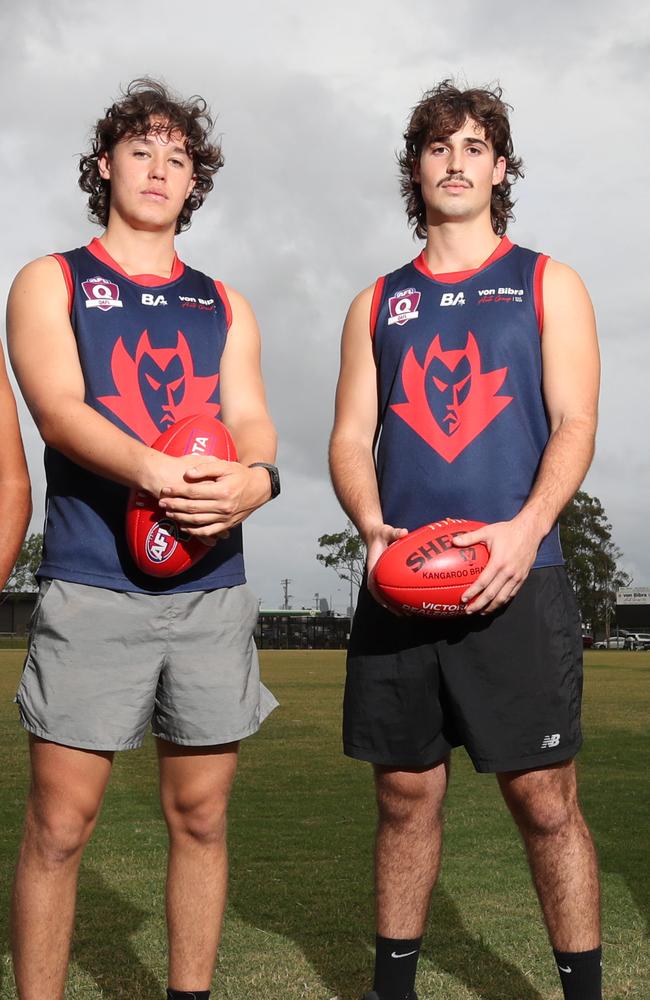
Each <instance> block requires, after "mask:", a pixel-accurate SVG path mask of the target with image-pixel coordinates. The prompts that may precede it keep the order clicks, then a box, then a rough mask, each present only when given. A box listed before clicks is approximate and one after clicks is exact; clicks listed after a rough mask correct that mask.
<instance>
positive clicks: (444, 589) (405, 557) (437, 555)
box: [372, 517, 489, 618]
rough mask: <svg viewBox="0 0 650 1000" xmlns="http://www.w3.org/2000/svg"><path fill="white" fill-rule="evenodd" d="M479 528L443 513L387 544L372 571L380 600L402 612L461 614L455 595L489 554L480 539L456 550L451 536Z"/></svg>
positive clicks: (435, 615)
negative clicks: (440, 516) (476, 542)
mask: <svg viewBox="0 0 650 1000" xmlns="http://www.w3.org/2000/svg"><path fill="white" fill-rule="evenodd" d="M483 526H484V522H483V521H465V520H463V519H461V518H455V517H446V518H445V519H444V520H443V521H434V522H433V523H432V524H425V525H424V526H423V527H422V528H417V529H416V530H415V531H411V532H409V534H408V535H404V537H403V538H399V539H398V540H397V541H396V542H393V543H392V545H389V546H388V548H387V549H386V550H385V551H384V552H382V554H381V556H380V557H379V559H378V560H377V562H376V563H375V566H374V569H373V571H372V578H373V580H374V583H375V586H376V588H377V590H378V592H379V593H380V594H381V597H382V599H383V600H384V601H385V602H386V604H388V605H390V606H391V607H393V608H395V610H397V611H401V612H404V613H405V614H411V615H425V616H428V617H430V618H448V617H452V616H454V615H461V614H463V613H464V611H465V605H464V604H463V603H462V602H461V596H462V595H463V594H464V593H465V591H466V590H467V588H468V587H469V585H470V584H471V583H473V582H474V580H475V579H476V577H477V576H479V574H480V573H481V572H482V571H483V569H484V567H485V566H486V564H487V561H488V559H489V553H488V550H487V546H485V545H484V544H483V543H482V542H479V543H478V544H477V545H468V546H467V547H466V548H458V547H457V546H455V545H454V543H453V541H452V539H453V537H454V535H462V534H464V533H465V532H466V531H476V529H477V528H482V527H483Z"/></svg>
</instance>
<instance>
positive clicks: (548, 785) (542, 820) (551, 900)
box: [497, 761, 600, 952]
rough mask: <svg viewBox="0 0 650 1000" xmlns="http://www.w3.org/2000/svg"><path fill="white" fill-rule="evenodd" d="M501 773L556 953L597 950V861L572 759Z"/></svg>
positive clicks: (598, 912)
mask: <svg viewBox="0 0 650 1000" xmlns="http://www.w3.org/2000/svg"><path fill="white" fill-rule="evenodd" d="M497 777H498V780H499V785H500V787H501V791H502V793H503V797H504V799H505V801H506V803H507V804H508V807H509V809H510V812H511V813H512V815H513V817H514V819H515V822H516V823H517V826H518V827H519V830H520V832H521V835H522V837H523V839H524V843H525V845H526V851H527V853H528V861H529V864H530V869H531V873H532V876H533V882H534V883H535V888H536V890H537V895H538V896H539V901H540V903H541V906H542V912H543V914H544V920H545V922H546V927H547V929H548V933H549V937H550V939H551V944H552V945H553V947H554V948H555V949H556V950H557V951H569V952H576V951H590V950H591V949H592V948H597V947H598V946H599V944H600V891H599V883H598V860H597V858H596V851H595V848H594V845H593V841H592V839H591V835H590V833H589V830H588V829H587V825H586V823H585V821H584V818H583V816H582V813H581V812H580V805H579V803H578V793H577V786H576V773H575V765H574V763H573V761H565V762H563V763H562V764H556V765H552V766H551V767H546V768H542V769H540V770H536V771H512V772H508V773H506V774H499V775H497Z"/></svg>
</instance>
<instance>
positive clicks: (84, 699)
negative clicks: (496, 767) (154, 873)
mask: <svg viewBox="0 0 650 1000" xmlns="http://www.w3.org/2000/svg"><path fill="white" fill-rule="evenodd" d="M211 129H212V121H211V119H210V116H209V114H208V113H207V108H206V104H205V102H204V101H203V100H202V99H201V98H197V97H194V98H190V99H189V100H187V101H185V100H182V99H178V98H176V97H174V96H173V95H171V94H170V93H169V92H168V91H167V90H166V88H165V87H163V86H162V85H161V84H159V83H157V82H155V81H151V80H143V81H135V82H134V83H133V84H132V85H131V86H130V87H129V88H128V90H127V91H126V93H125V94H124V95H122V98H121V99H120V100H118V101H116V102H115V103H114V104H113V105H112V106H111V107H110V108H109V109H108V111H107V112H106V115H105V116H104V117H103V118H102V119H101V120H100V121H99V122H98V123H97V126H96V129H95V134H94V139H93V145H92V149H91V151H90V152H89V154H88V155H87V156H84V157H82V159H81V164H80V171H81V178H80V185H81V187H82V188H83V190H84V191H86V192H87V193H88V195H89V206H90V214H91V218H93V219H94V221H96V222H98V223H99V224H100V225H101V226H102V227H103V228H104V231H103V232H102V235H101V236H100V237H99V238H98V239H94V240H92V242H91V243H90V245H89V246H87V247H80V248H78V249H76V250H71V251H67V252H65V253H62V254H55V255H53V256H49V257H43V258H41V259H39V260H36V261H33V262H32V263H30V264H28V265H27V266H26V267H25V268H24V269H23V270H22V271H21V272H20V274H19V275H18V277H17V278H16V280H15V282H14V285H13V287H12V291H11V295H10V300H9V312H8V316H9V343H10V350H11V357H12V361H13V365H14V368H15V371H16V374H17V377H18V380H19V382H20V385H21V389H22V391H23V394H24V396H25V399H26V400H27V403H28V405H29V407H30V410H31V412H32V414H33V416H34V419H35V421H36V424H37V425H38V428H39V430H40V432H41V435H42V437H43V439H44V441H45V444H46V453H45V464H46V474H47V486H48V504H47V518H46V526H45V538H44V552H43V561H42V564H41V567H40V571H39V576H40V578H41V591H40V595H39V602H38V605H37V608H36V611H35V614H34V619H33V622H32V629H31V635H30V648H29V651H28V656H27V660H26V663H25V669H24V672H23V676H22V679H21V683H20V687H19V690H18V694H17V698H16V700H17V702H18V704H19V708H20V715H21V721H22V723H23V725H24V726H25V728H26V729H27V730H28V732H29V733H30V753H31V765H32V782H31V787H30V793H29V799H28V804H27V816H26V824H25V834H24V838H23V843H22V846H21V851H20V857H19V861H18V869H17V874H16V884H15V892H14V910H13V957H14V970H15V976H16V984H17V989H18V995H19V996H20V998H21V1000H60V998H61V997H63V993H64V987H65V978H66V969H67V963H68V955H69V950H70V942H71V937H72V928H73V920H74V909H75V893H76V882H77V873H78V870H79V863H80V860H81V856H82V852H83V850H84V847H85V845H86V843H87V841H88V839H89V837H90V835H91V833H92V831H93V828H94V826H95V823H96V820H97V816H98V813H99V809H100V806H101V802H102V797H103V794H104V790H105V788H106V785H107V782H108V779H109V776H110V772H111V765H112V761H113V756H114V753H115V751H116V750H124V749H129V748H132V747H137V746H139V745H140V744H141V742H142V739H143V737H144V733H145V731H146V729H147V726H148V723H149V721H151V725H152V730H153V733H154V735H155V736H156V737H157V739H156V743H157V750H158V757H159V764H160V791H161V804H162V809H163V813H164V816H165V820H166V823H167V827H168V831H169V864H168V874H167V887H166V889H167V891H166V912H167V926H168V937H169V979H168V983H169V989H168V996H169V997H170V998H173V1000H183V998H194V1000H207V997H208V996H209V989H210V982H211V979H212V974H213V970H214V962H215V956H216V950H217V945H218V941H219V934H220V929H221V921H222V917H223V910H224V905H225V898H226V882H227V852H226V809H227V804H228V797H229V793H230V787H231V784H232V781H233V778H234V775H235V770H236V764H237V751H238V745H239V740H240V739H242V738H244V737H245V736H248V735H249V734H251V733H253V732H255V731H256V730H257V729H258V728H259V725H260V723H261V722H262V720H263V719H264V718H265V716H266V715H268V713H269V712H270V711H271V710H272V708H273V707H274V705H275V699H274V698H273V696H272V695H271V694H270V693H269V692H268V691H267V690H266V689H265V688H264V687H263V686H262V685H261V684H260V680H259V671H258V663H257V654H256V651H255V644H254V641H253V630H254V627H255V622H256V619H257V600H256V599H255V596H254V595H253V594H252V593H251V591H250V590H249V589H248V587H247V586H246V582H245V575H244V564H243V555H242V539H241V527H240V525H241V522H242V521H243V520H244V518H246V517H247V516H248V515H249V514H250V513H252V512H253V511H255V510H256V509H257V508H258V507H260V506H261V505H262V504H264V503H266V502H267V501H268V500H269V499H270V498H271V497H272V496H274V495H275V494H276V493H277V492H278V489H279V485H278V484H279V481H278V478H277V470H276V469H275V467H274V466H272V465H271V463H272V462H273V460H274V455H275V443H276V438H275V431H274V428H273V425H272V423H271V420H270V417H269V414H268V412H267V407H266V400H265V394H264V387H263V383H262V376H261V370H260V338H259V332H258V329H257V324H256V322H255V317H254V315H253V312H252V309H251V307H250V306H249V304H248V303H247V302H246V300H245V299H244V298H243V297H242V296H241V295H239V294H238V293H237V292H235V291H233V290H232V289H229V288H226V287H225V286H224V285H222V284H221V282H219V281H215V280H213V279H212V278H211V277H209V276H208V275H206V274H203V273H201V272H199V271H195V270H193V269H192V268H190V267H187V266H186V265H185V264H183V263H182V261H181V260H180V259H179V258H178V256H177V255H176V252H175V249H174V239H175V236H176V234H178V233H180V232H181V231H182V230H183V229H186V228H187V227H188V226H189V224H190V219H191V216H192V213H193V212H194V211H195V210H196V209H198V208H199V207H200V206H201V204H202V203H203V200H204V198H205V197H206V195H207V194H208V192H209V191H210V190H211V189H212V186H213V177H214V174H215V173H216V172H217V170H218V169H219V168H220V167H221V165H222V162H223V159H222V155H221V150H220V148H219V146H218V144H216V143H214V142H213V141H212V140H211V138H210V133H211ZM199 413H200V414H205V415H209V416H212V417H216V416H218V417H219V418H220V419H222V420H223V421H224V423H225V424H226V426H227V427H228V428H229V430H230V432H231V434H232V436H233V438H234V441H235V445H236V447H237V454H238V456H239V461H238V462H226V461H221V460H219V459H216V458H202V459H201V458H198V457H197V456H192V455H187V456H185V457H184V458H173V457H171V456H168V455H165V454H163V453H162V452H160V451H158V450H156V449H154V448H152V447H150V446H151V445H152V443H153V442H154V441H155V440H156V438H157V437H158V436H159V435H160V434H161V433H162V432H163V431H165V430H166V429H167V428H168V427H169V426H170V425H172V424H174V423H176V422H177V421H179V420H182V419H183V418H184V417H189V416H193V415H195V414H199ZM260 466H262V467H260ZM129 488H135V489H138V490H144V491H146V492H147V493H149V494H151V495H152V496H154V497H156V498H157V499H158V500H159V501H160V505H161V507H164V509H165V511H166V514H167V517H168V518H169V519H170V520H171V521H172V522H175V524H176V525H177V526H178V527H179V528H181V529H184V530H185V531H187V532H188V533H189V534H190V535H192V536H194V537H195V538H198V539H200V540H201V541H202V542H204V543H205V545H206V548H207V552H206V554H205V555H204V556H203V558H202V559H201V560H200V561H199V562H197V563H196V565H195V566H194V567H192V568H191V569H189V570H187V571H186V572H184V573H182V574H180V575H179V576H176V577H169V578H163V579H161V578H158V577H155V576H147V575H146V574H144V573H142V572H140V571H139V570H138V569H137V567H136V565H135V563H134V561H133V559H132V558H131V556H130V554H129V551H128V548H127V543H126V537H125V531H124V515H125V510H126V502H127V497H128V494H129ZM172 550H173V549H172V547H171V544H170V546H169V549H168V550H167V551H170V552H171V551H172ZM107 932H108V933H110V930H109V929H107Z"/></svg>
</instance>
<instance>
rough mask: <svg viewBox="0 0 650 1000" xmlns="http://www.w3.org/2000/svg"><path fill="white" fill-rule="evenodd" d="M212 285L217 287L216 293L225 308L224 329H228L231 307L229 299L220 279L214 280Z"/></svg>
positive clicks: (230, 321) (230, 319)
mask: <svg viewBox="0 0 650 1000" xmlns="http://www.w3.org/2000/svg"><path fill="white" fill-rule="evenodd" d="M214 287H215V288H216V289H217V295H218V296H219V298H220V299H221V301H222V302H223V307H224V309H225V310H226V330H229V329H230V324H231V323H232V307H231V305H230V299H229V298H228V292H227V291H226V289H225V288H224V287H223V284H222V282H221V281H215V283H214Z"/></svg>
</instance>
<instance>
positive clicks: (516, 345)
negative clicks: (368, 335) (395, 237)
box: [371, 237, 563, 566]
mask: <svg viewBox="0 0 650 1000" xmlns="http://www.w3.org/2000/svg"><path fill="white" fill-rule="evenodd" d="M547 260H548V258H547V257H545V256H544V255H542V254H538V253H534V252H533V251H531V250H525V249H523V248H522V247H518V246H515V245H513V244H512V243H511V242H510V241H509V240H508V239H507V238H506V237H504V238H503V239H502V240H501V242H500V244H499V246H498V247H497V249H496V250H495V251H494V253H493V254H492V255H491V256H490V257H489V258H488V260H487V261H485V263H484V264H483V265H482V266H481V267H479V268H477V269H476V270H474V271H468V272H458V273H454V274H440V275H434V274H432V273H431V272H430V270H429V269H428V267H427V264H426V260H425V257H424V254H421V255H420V257H418V258H416V260H414V261H411V262H410V263H408V264H406V265H405V266H404V267H401V268H400V269H399V270H397V271H393V272H392V273H391V274H388V275H386V276H385V277H384V278H380V279H379V280H378V281H377V283H376V285H375V292H374V296H373V303H372V310H371V332H372V334H373V345H374V356H375V361H376V365H377V372H378V386H379V417H380V422H381V433H380V437H379V442H378V447H377V476H378V482H379V493H380V498H381V505H382V511H383V516H384V520H385V522H386V523H387V524H392V525H395V526H396V527H403V528H408V529H409V531H412V530H413V529H415V528H417V527H419V526H420V525H422V524H426V523H427V522H429V521H434V520H440V519H442V518H444V517H464V518H471V519H475V520H479V521H485V522H488V523H493V522H495V521H504V520H509V519H510V518H512V517H514V516H515V514H517V513H518V512H519V511H520V510H521V508H522V506H523V504H524V503H525V501H526V499H527V497H528V496H529V494H530V492H531V489H532V486H533V483H534V480H535V476H536V474H537V470H538V467H539V463H540V460H541V457H542V453H543V451H544V448H545V447H546V443H547V441H548V438H549V434H550V431H549V424H548V418H547V415H546V410H545V407H544V399H543V396H542V356H541V330H542V323H543V312H542V309H543V306H542V294H541V288H542V276H543V271H544V266H545V264H546V261H547ZM562 562H563V559H562V551H561V549H560V542H559V531H558V528H557V525H555V527H554V528H553V529H552V530H551V531H550V532H549V534H548V535H547V536H546V537H545V538H544V539H543V541H542V543H541V545H540V547H539V550H538V553H537V559H536V561H535V566H553V565H558V564H561V563H562Z"/></svg>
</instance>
